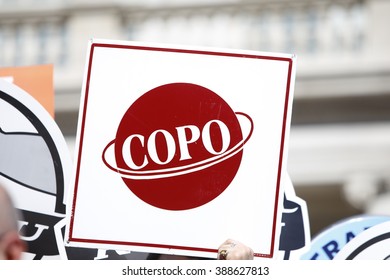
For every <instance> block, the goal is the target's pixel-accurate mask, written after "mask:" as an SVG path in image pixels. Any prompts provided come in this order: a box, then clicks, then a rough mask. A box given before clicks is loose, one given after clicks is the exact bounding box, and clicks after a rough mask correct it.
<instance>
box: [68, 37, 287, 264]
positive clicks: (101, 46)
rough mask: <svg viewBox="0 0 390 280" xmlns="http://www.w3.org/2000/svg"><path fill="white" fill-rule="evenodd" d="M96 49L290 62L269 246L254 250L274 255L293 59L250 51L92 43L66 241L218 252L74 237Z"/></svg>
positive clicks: (195, 249) (266, 255)
mask: <svg viewBox="0 0 390 280" xmlns="http://www.w3.org/2000/svg"><path fill="white" fill-rule="evenodd" d="M95 48H115V49H133V50H143V51H157V52H175V53H189V54H201V55H214V56H228V57H240V58H251V59H264V60H279V61H286V62H288V63H289V66H288V73H287V83H286V94H285V101H284V112H283V124H282V130H281V142H280V150H279V164H278V173H277V180H276V194H275V203H274V205H275V207H274V217H273V226H272V240H271V248H270V251H269V253H255V256H256V257H263V258H272V257H273V255H274V244H275V232H276V224H277V221H276V219H277V209H278V203H279V200H278V198H279V192H280V181H281V176H282V165H283V155H284V141H285V134H286V125H287V116H288V107H289V96H290V84H291V75H292V66H293V60H292V58H285V57H273V56H261V55H252V54H240V53H224V52H214V51H200V50H186V49H173V48H157V47H146V46H131V45H115V44H103V43H93V44H92V45H91V51H90V54H89V60H88V72H87V77H86V86H85V97H84V107H83V115H82V119H81V130H80V143H79V151H78V158H77V166H76V176H75V187H74V194H73V203H72V209H71V216H70V224H69V241H73V242H80V243H95V244H106V245H126V246H140V247H151V248H161V249H178V250H189V251H198V252H210V253H217V251H218V250H217V249H211V248H198V247H186V246H176V245H166V244H150V243H140V242H128V241H112V240H97V239H85V238H77V237H74V236H73V225H74V215H75V210H76V201H77V191H78V184H79V174H80V164H81V155H82V149H83V140H84V127H85V120H86V113H87V104H88V95H89V81H90V77H91V70H92V58H93V53H94V49H95Z"/></svg>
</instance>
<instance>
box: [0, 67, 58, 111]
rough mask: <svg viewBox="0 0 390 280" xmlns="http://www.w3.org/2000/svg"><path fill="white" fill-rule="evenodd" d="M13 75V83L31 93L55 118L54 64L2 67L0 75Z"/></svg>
mask: <svg viewBox="0 0 390 280" xmlns="http://www.w3.org/2000/svg"><path fill="white" fill-rule="evenodd" d="M5 76H11V77H12V78H13V83H14V84H16V85H17V86H19V87H21V88H22V89H23V90H25V91H27V92H28V93H29V94H31V95H32V96H33V97H34V98H35V99H36V100H37V101H38V102H39V103H40V104H41V105H42V106H43V107H44V108H45V109H46V110H47V111H48V112H49V113H50V115H51V116H52V117H53V118H54V85H53V65H52V64H45V65H34V66H22V67H6V68H0V77H5Z"/></svg>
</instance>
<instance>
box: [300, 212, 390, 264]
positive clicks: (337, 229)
mask: <svg viewBox="0 0 390 280" xmlns="http://www.w3.org/2000/svg"><path fill="white" fill-rule="evenodd" d="M386 221H390V217H387V216H371V215H359V216H354V217H351V218H348V219H344V220H341V221H340V222H338V223H336V224H334V225H332V226H330V227H329V228H327V229H326V230H324V231H323V232H322V233H320V234H319V235H317V236H316V237H315V238H314V239H313V240H312V242H311V248H310V250H309V251H308V252H307V253H305V254H303V255H302V257H301V259H302V260H332V259H334V257H335V256H336V254H337V253H338V252H339V251H340V250H341V249H342V248H343V247H344V246H345V245H346V244H347V243H348V242H349V241H351V240H352V239H353V238H355V237H356V236H357V235H358V234H360V233H362V232H363V231H365V230H366V229H368V228H370V227H372V226H375V225H377V224H380V223H383V222H386Z"/></svg>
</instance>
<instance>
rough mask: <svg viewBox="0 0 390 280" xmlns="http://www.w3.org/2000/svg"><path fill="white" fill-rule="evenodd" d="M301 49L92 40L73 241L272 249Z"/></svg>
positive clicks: (72, 206)
mask: <svg viewBox="0 0 390 280" xmlns="http://www.w3.org/2000/svg"><path fill="white" fill-rule="evenodd" d="M294 80H295V57H294V56H293V55H284V54H272V53H259V52H252V51H236V50H224V49H222V50H221V49H197V48H191V47H179V46H167V45H149V44H145V45H142V44H139V43H138V44H137V43H134V42H123V41H106V40H92V41H91V42H90V46H89V52H88V55H87V63H86V72H85V78H84V84H83V89H82V96H81V105H80V115H79V124H78V133H77V143H76V154H75V170H74V179H73V181H72V184H73V193H72V194H71V195H70V203H68V206H69V209H68V210H69V211H68V216H69V221H68V223H69V224H68V227H67V237H66V239H67V242H68V244H69V245H70V246H80V247H100V248H111V249H118V250H119V249H126V250H134V251H146V252H157V253H169V254H180V255H193V256H206V257H207V256H209V257H216V252H217V248H218V246H219V245H220V244H221V243H222V242H224V241H225V240H226V239H227V238H233V239H237V240H239V241H241V242H243V243H244V244H246V245H248V246H250V247H252V248H253V250H254V252H255V255H256V256H258V257H264V258H274V257H275V252H276V251H277V248H278V247H277V246H278V240H279V230H280V229H279V228H280V225H279V222H280V209H281V208H282V206H283V205H282V203H281V201H282V200H281V198H283V190H282V185H283V182H282V179H283V177H284V176H283V174H285V172H286V155H287V146H288V135H289V126H290V115H291V106H292V97H293V86H294Z"/></svg>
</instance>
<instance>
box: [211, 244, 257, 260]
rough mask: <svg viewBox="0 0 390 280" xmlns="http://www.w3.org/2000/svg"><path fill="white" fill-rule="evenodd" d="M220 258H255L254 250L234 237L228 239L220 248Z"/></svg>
mask: <svg viewBox="0 0 390 280" xmlns="http://www.w3.org/2000/svg"><path fill="white" fill-rule="evenodd" d="M218 259H219V260H253V250H252V249H251V248H250V247H248V246H246V245H244V244H243V243H241V242H238V241H236V240H233V239H227V240H226V241H225V242H224V243H222V244H221V245H220V246H219V248H218Z"/></svg>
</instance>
